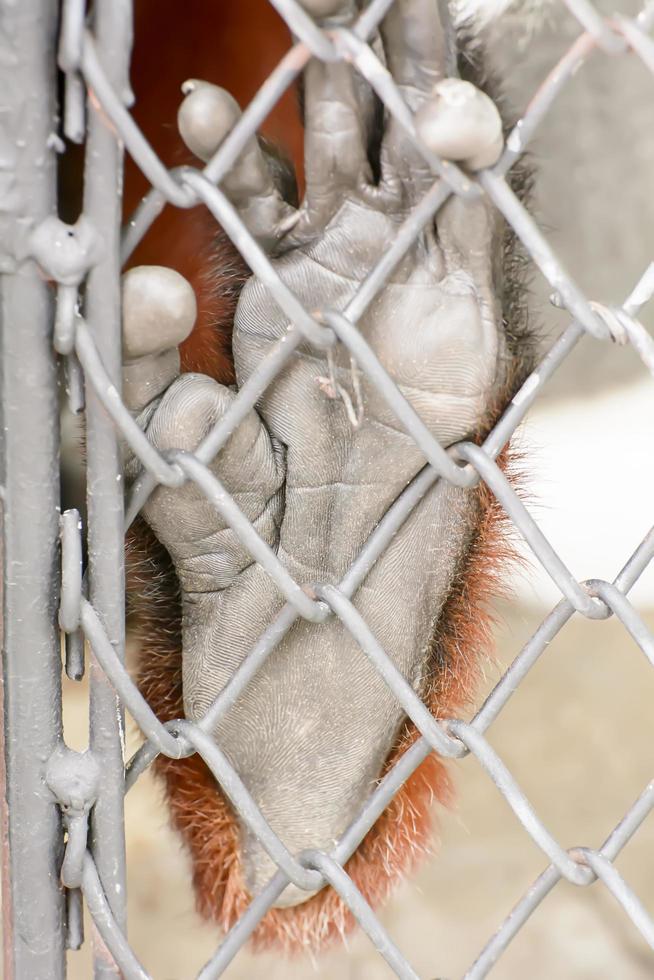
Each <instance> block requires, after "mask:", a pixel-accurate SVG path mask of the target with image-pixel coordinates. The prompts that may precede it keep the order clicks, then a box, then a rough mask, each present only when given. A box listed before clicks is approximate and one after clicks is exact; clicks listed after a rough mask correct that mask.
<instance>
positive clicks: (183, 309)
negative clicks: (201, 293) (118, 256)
mask: <svg viewBox="0 0 654 980" xmlns="http://www.w3.org/2000/svg"><path fill="white" fill-rule="evenodd" d="M122 306H123V398H124V401H125V404H126V405H127V407H128V408H129V410H130V411H132V412H135V413H139V412H141V411H142V409H143V408H145V407H146V405H148V404H149V403H150V402H152V400H153V399H154V398H156V397H157V396H159V395H160V394H161V393H162V392H163V391H165V390H166V388H167V387H168V386H169V385H170V384H171V383H172V382H173V381H174V380H175V378H176V377H177V375H178V374H179V370H180V364H179V353H178V350H177V348H178V345H179V344H181V342H182V341H183V340H185V339H186V338H187V337H188V335H189V334H190V332H191V330H192V329H193V326H194V324H195V318H196V315H197V303H196V299H195V293H194V292H193V287H192V286H191V284H190V283H189V282H188V281H187V280H186V279H185V278H184V277H183V276H181V275H180V274H179V273H178V272H175V270H174V269H168V268H166V267H164V266H156V265H143V266H136V267H135V268H133V269H130V270H129V271H128V272H126V273H125V275H124V276H123V289H122Z"/></svg>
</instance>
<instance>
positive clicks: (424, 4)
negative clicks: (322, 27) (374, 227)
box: [380, 0, 447, 197]
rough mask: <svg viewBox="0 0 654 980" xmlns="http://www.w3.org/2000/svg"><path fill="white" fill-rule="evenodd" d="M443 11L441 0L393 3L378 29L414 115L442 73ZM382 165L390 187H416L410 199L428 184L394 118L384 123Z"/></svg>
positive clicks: (390, 67) (413, 148) (419, 158)
mask: <svg viewBox="0 0 654 980" xmlns="http://www.w3.org/2000/svg"><path fill="white" fill-rule="evenodd" d="M441 6H442V5H441V4H440V3H439V0H395V3H393V4H392V6H391V8H390V10H389V11H388V13H387V14H386V16H385V18H384V20H383V21H382V24H381V26H380V33H381V37H382V41H383V45H384V52H385V56H386V64H387V67H388V70H389V71H390V73H391V75H392V76H393V79H394V81H395V83H396V85H397V86H398V88H399V89H400V92H401V93H402V95H403V97H404V99H405V101H406V102H407V104H408V106H409V108H410V109H411V110H412V111H413V112H415V111H416V110H417V109H418V108H419V107H420V106H421V105H422V104H423V102H424V101H425V100H426V99H427V97H428V95H429V93H430V92H431V91H432V89H433V87H434V85H435V84H436V83H437V82H438V81H439V80H441V79H442V78H443V77H444V75H445V72H446V67H445V66H446V59H447V38H446V30H445V25H444V24H443V22H442V16H443V15H442V13H441V9H440V8H441ZM382 166H383V171H384V177H385V179H386V180H387V181H388V182H389V183H394V182H395V181H397V180H400V181H402V182H406V184H407V185H411V184H416V185H417V186H416V189H415V193H414V194H413V196H414V197H415V196H417V195H418V194H420V193H421V192H422V191H423V190H424V186H423V185H425V184H426V183H428V182H429V180H430V179H431V175H430V172H429V168H428V166H427V164H426V162H425V160H424V158H423V156H422V154H421V153H420V150H419V148H418V147H417V146H416V145H415V142H414V140H413V139H412V137H411V134H409V133H407V131H406V130H405V128H404V127H403V126H402V125H401V124H400V123H399V122H398V121H397V120H396V119H395V118H390V119H389V120H388V125H387V129H386V133H385V136H384V141H383V146H382ZM409 191H410V192H411V188H410V186H409Z"/></svg>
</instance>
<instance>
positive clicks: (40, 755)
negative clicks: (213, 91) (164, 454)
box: [0, 0, 65, 980]
mask: <svg viewBox="0 0 654 980" xmlns="http://www.w3.org/2000/svg"><path fill="white" fill-rule="evenodd" d="M56 17H57V4H56V3H55V2H53V0H20V3H16V2H10V0H2V2H0V91H1V92H2V114H1V115H0V168H1V172H0V177H1V181H0V318H1V325H2V365H1V378H2V392H1V394H2V398H1V404H2V409H1V411H2V419H1V426H0V432H1V433H2V437H1V440H2V441H1V460H2V461H1V464H0V465H1V477H0V478H1V480H2V496H3V498H4V501H3V502H4V508H3V511H4V512H3V550H4V555H3V557H2V569H3V593H4V594H3V619H4V629H3V684H4V699H3V715H4V718H3V728H4V768H5V775H6V781H5V786H4V792H3V796H2V801H1V802H2V810H3V823H4V826H3V834H2V838H3V840H2V843H3V852H4V853H3V892H4V894H3V910H4V916H3V917H4V929H5V936H4V950H5V954H4V968H5V972H4V975H5V977H6V978H7V980H10V978H11V980H58V978H61V977H63V976H64V972H65V957H64V896H63V891H62V888H61V886H60V882H59V868H60V864H61V849H62V844H63V836H62V832H61V822H60V813H59V808H58V806H57V804H56V803H55V801H54V799H53V797H52V795H51V794H50V792H49V790H48V788H47V786H46V783H45V767H46V764H47V762H48V759H49V757H50V755H51V753H52V751H53V749H54V748H55V747H56V745H57V744H58V742H59V740H60V738H61V653H60V645H59V631H58V629H57V625H56V624H57V605H58V595H57V582H58V580H59V567H58V534H59V512H58V507H59V410H58V401H57V375H56V361H55V353H54V350H53V347H52V326H53V309H52V294H51V290H50V287H49V286H48V285H47V284H46V283H45V282H44V280H43V277H42V275H41V274H40V273H39V272H38V270H37V268H36V265H35V263H34V262H32V261H31V260H26V259H25V258H24V256H25V254H26V252H27V245H26V241H27V237H28V235H29V233H30V231H31V229H32V228H33V227H34V226H35V225H37V224H39V223H40V221H41V220H42V219H43V218H44V217H46V216H48V215H49V214H51V213H52V212H53V210H54V206H55V165H54V153H53V151H52V149H50V147H51V145H52V134H53V133H54V132H55V131H56V121H55V104H54V97H55V91H56V88H55V55H54V46H55V30H56Z"/></svg>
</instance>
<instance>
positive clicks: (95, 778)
mask: <svg viewBox="0 0 654 980" xmlns="http://www.w3.org/2000/svg"><path fill="white" fill-rule="evenodd" d="M45 778H46V783H47V785H48V788H49V789H50V791H51V792H52V793H53V795H54V796H55V798H56V800H57V803H58V804H59V806H60V808H61V811H62V813H63V818H64V826H65V828H66V831H67V834H68V839H67V841H66V847H65V850H64V860H63V863H62V866H61V881H62V883H63V884H64V885H65V887H66V888H79V887H80V885H81V884H82V870H83V863H84V854H85V853H86V846H87V838H88V824H89V813H90V812H91V809H92V807H93V805H94V803H95V801H96V798H97V795H98V788H99V786H100V767H99V765H98V762H97V760H96V759H95V756H93V755H92V754H91V752H89V751H87V752H73V751H72V749H69V748H67V746H65V745H60V746H59V747H58V748H57V749H55V751H54V752H53V754H52V755H51V757H50V759H49V760H48V765H47V768H46V776H45Z"/></svg>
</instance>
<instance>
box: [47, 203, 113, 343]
mask: <svg viewBox="0 0 654 980" xmlns="http://www.w3.org/2000/svg"><path fill="white" fill-rule="evenodd" d="M28 248H29V253H30V255H31V256H32V257H33V258H34V259H36V261H37V262H38V264H39V265H40V267H41V268H42V269H43V271H44V273H45V274H46V275H47V276H48V277H49V278H50V279H52V280H54V282H56V284H57V304H56V314H55V326H54V347H55V350H56V351H57V352H58V353H59V354H70V353H71V352H72V350H73V348H74V345H75V331H76V319H77V316H78V309H77V306H78V288H79V285H80V283H81V282H82V280H83V279H84V277H85V276H86V274H87V272H88V271H89V269H90V268H91V267H92V266H94V265H95V264H96V263H97V262H98V261H99V259H100V258H101V257H102V253H103V246H102V239H101V237H100V235H99V234H98V233H97V232H96V230H95V228H94V227H93V225H92V224H91V222H90V221H89V219H88V218H87V217H85V216H84V215H80V217H79V218H78V219H77V221H76V222H75V224H74V225H70V224H66V223H65V222H64V221H61V219H60V218H57V217H56V216H55V215H52V214H51V215H49V216H48V217H47V218H45V219H44V220H43V221H42V222H41V223H40V224H39V225H37V227H36V228H35V229H34V230H33V231H32V233H31V235H30V238H29V245H28Z"/></svg>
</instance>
